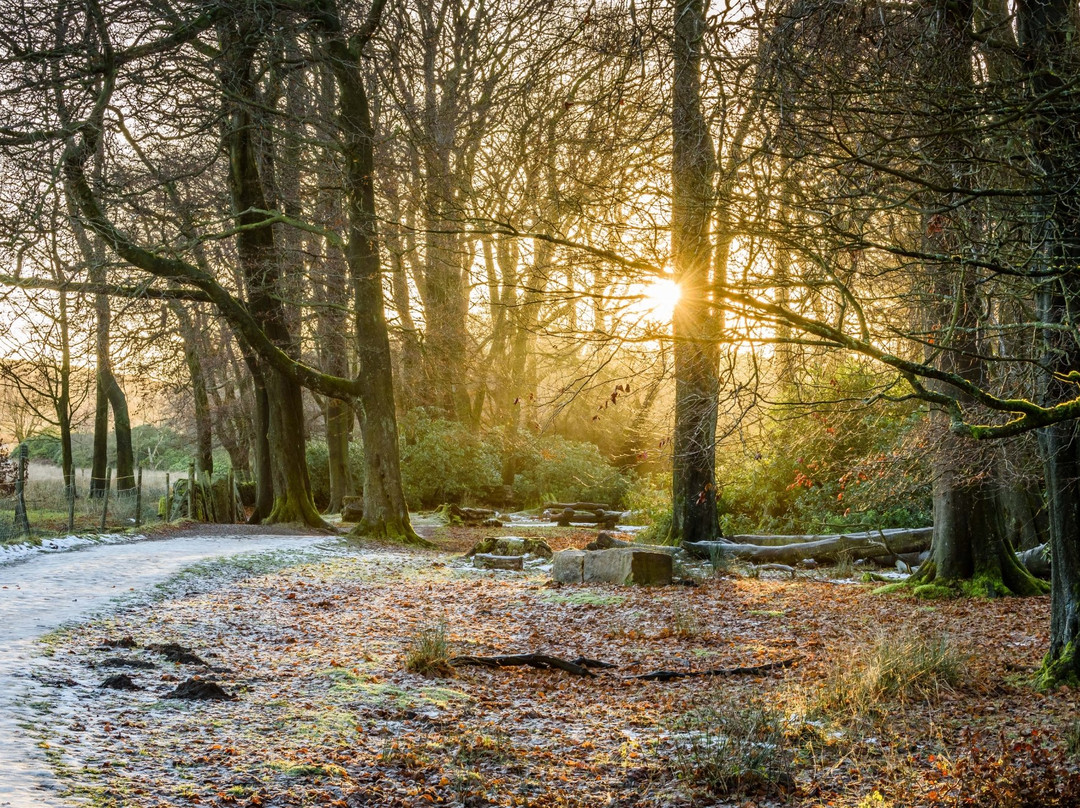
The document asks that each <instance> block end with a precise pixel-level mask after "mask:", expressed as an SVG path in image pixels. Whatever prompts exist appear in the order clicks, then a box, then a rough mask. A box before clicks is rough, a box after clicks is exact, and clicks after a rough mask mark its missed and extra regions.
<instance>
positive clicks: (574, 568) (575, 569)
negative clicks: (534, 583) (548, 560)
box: [551, 550, 585, 584]
mask: <svg viewBox="0 0 1080 808" xmlns="http://www.w3.org/2000/svg"><path fill="white" fill-rule="evenodd" d="M584 562H585V553H584V552H583V551H581V550H563V551H562V552H560V553H555V559H554V561H553V562H552V565H551V578H552V580H553V581H555V582H556V583H560V584H580V583H582V582H583V581H584V580H585V573H584Z"/></svg>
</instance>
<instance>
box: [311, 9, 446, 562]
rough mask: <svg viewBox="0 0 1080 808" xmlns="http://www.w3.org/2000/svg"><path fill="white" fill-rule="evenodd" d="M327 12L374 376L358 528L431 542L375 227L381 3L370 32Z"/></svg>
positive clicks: (353, 262) (353, 265)
mask: <svg viewBox="0 0 1080 808" xmlns="http://www.w3.org/2000/svg"><path fill="white" fill-rule="evenodd" d="M323 5H324V8H325V10H326V11H327V12H328V13H327V14H326V16H324V17H323V18H322V21H321V22H322V25H323V26H324V31H325V33H326V35H327V36H326V48H327V51H328V55H329V58H330V65H331V69H332V70H333V71H334V75H335V77H336V78H337V80H338V89H339V95H338V123H339V125H340V131H341V149H342V155H343V157H344V162H345V167H346V168H345V176H344V177H343V182H344V188H345V207H346V211H347V213H348V222H349V228H348V239H347V241H346V246H345V259H346V262H347V263H348V266H349V272H350V274H351V276H352V285H353V303H354V316H355V322H354V327H355V329H356V350H357V358H358V361H359V371H360V375H361V376H362V377H363V378H364V379H365V381H366V382H367V383H366V384H365V385H364V387H363V389H362V392H361V394H360V405H361V421H360V424H361V433H362V434H363V440H364V518H363V521H362V522H360V523H359V524H358V525H357V526H356V528H354V530H353V533H354V534H356V535H362V536H374V537H381V538H390V539H394V540H398V541H404V542H407V543H412V544H420V545H425V546H431V545H430V542H427V541H425V540H424V539H422V538H420V536H419V535H417V533H416V531H415V530H413V528H412V524H411V523H410V521H409V509H408V506H407V504H406V502H405V492H404V490H403V489H402V486H401V464H400V458H399V454H398V452H399V449H398V430H397V415H396V413H395V411H394V380H393V367H392V364H391V357H390V339H389V335H388V333H387V328H386V309H385V303H384V301H383V283H382V267H381V266H380V262H379V247H378V241H377V238H378V234H377V228H376V221H377V218H376V210H375V186H374V182H373V174H374V170H375V156H374V132H373V130H372V125H371V111H370V108H369V106H368V98H367V91H366V89H365V87H364V75H363V71H362V69H361V58H362V50H363V47H364V45H365V44H366V42H367V37H370V35H371V34H373V33H374V29H375V27H376V26H377V24H378V14H379V12H380V11H381V8H382V5H381V3H376V5H375V6H373V8H372V11H371V14H370V15H369V18H368V24H367V25H366V36H361V37H357V38H354V39H353V41H351V42H346V41H345V40H344V38H343V33H342V31H341V30H340V28H338V27H337V26H336V25H335V23H334V20H337V19H338V17H337V13H336V8H335V3H334V1H333V0H323Z"/></svg>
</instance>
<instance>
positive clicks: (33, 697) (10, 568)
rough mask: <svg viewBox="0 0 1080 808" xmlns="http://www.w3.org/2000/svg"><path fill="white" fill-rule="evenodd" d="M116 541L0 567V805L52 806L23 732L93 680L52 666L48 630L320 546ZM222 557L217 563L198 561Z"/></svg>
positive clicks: (260, 570) (53, 639)
mask: <svg viewBox="0 0 1080 808" xmlns="http://www.w3.org/2000/svg"><path fill="white" fill-rule="evenodd" d="M123 538H124V539H125V542H124V543H114V544H107V543H101V544H94V545H90V546H85V547H83V548H81V549H75V550H73V551H72V552H67V553H55V552H54V553H51V554H35V555H33V556H31V557H29V558H27V559H25V560H24V561H22V562H21V563H15V564H9V565H7V566H4V567H0V806H4V807H5V808H7V806H12V808H23V806H35V807H37V806H41V805H49V806H53V805H60V804H61V803H60V802H59V801H58V798H57V797H56V796H55V788H54V786H55V778H53V777H52V775H51V774H50V772H49V763H48V761H47V760H46V757H45V755H46V754H47V755H49V756H52V757H55V755H54V753H53V752H52V749H51V747H49V746H43V747H40V748H38V749H35V748H34V745H33V742H32V741H31V739H30V736H29V734H28V733H36V732H40V731H41V729H42V726H43V722H44V721H47V720H50V719H49V717H50V716H52V715H53V713H52V712H51V710H52V709H54V707H55V706H56V705H59V704H62V703H64V702H66V701H70V700H71V699H72V698H75V699H76V700H77V699H78V697H79V694H81V693H83V692H84V688H86V687H90V686H95V685H96V684H98V680H97V678H96V675H95V676H94V677H89V678H88V676H87V671H86V670H85V669H84V668H82V667H81V666H78V665H77V666H75V667H74V668H73V669H72V670H70V671H68V670H67V668H66V667H65V665H64V664H62V663H63V662H64V655H63V654H62V653H58V652H57V648H58V647H59V646H60V645H61V644H62V637H63V636H64V634H63V632H62V631H61V632H59V633H57V629H59V628H60V627H62V626H65V625H66V624H70V623H71V622H72V621H78V620H84V619H87V618H89V617H92V616H93V615H95V614H100V613H108V612H109V611H111V610H115V609H116V608H118V606H119V605H121V604H125V603H126V604H127V607H128V608H129V609H133V608H136V606H137V605H138V604H142V605H143V608H147V609H151V610H152V606H151V605H150V604H152V603H154V602H156V601H161V600H165V599H168V598H174V597H179V596H183V595H186V594H190V593H195V592H199V591H205V590H206V589H208V588H214V587H221V586H225V585H228V584H229V583H231V582H233V581H235V580H236V579H237V578H238V577H242V576H245V575H252V574H264V573H266V572H267V571H269V570H272V569H275V568H277V567H280V566H282V565H283V564H285V563H295V562H296V557H295V555H290V553H292V554H295V553H296V552H300V551H304V550H309V549H310V548H313V547H315V546H316V545H320V544H325V543H326V542H327V537H325V536H313V535H295V534H294V535H266V529H265V528H263V535H247V536H235V535H234V536H191V535H186V536H182V537H177V538H171V539H168V540H160V541H144V542H137V543H134V542H132V541H131V538H132V537H123ZM229 556H232V557H234V558H232V560H230V561H229V562H227V563H223V562H221V561H216V562H214V563H207V562H206V560H207V559H219V558H222V557H229ZM200 563H201V566H200ZM42 636H44V637H45V641H44V644H42V643H41V641H40V640H39V638H41V637H42ZM43 652H44V654H45V656H42V653H43ZM113 672H115V671H113ZM100 678H101V679H104V678H105V675H104V674H103V675H102V676H101V677H100ZM73 683H74V684H73ZM61 697H62V698H61ZM46 795H47V796H46Z"/></svg>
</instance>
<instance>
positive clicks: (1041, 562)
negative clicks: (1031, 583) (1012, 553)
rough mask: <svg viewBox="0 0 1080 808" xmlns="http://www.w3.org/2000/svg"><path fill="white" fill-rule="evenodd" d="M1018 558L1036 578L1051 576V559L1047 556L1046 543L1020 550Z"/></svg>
mask: <svg viewBox="0 0 1080 808" xmlns="http://www.w3.org/2000/svg"><path fill="white" fill-rule="evenodd" d="M1016 558H1017V560H1018V561H1019V562H1020V563H1021V564H1023V565H1024V566H1025V567H1027V571H1028V572H1030V573H1031V574H1032V575H1034V576H1035V577H1036V578H1049V577H1050V559H1049V558H1048V557H1047V554H1046V545H1045V544H1040V545H1039V546H1038V547H1032V548H1031V549H1030V550H1024V551H1023V552H1019V553H1017V554H1016Z"/></svg>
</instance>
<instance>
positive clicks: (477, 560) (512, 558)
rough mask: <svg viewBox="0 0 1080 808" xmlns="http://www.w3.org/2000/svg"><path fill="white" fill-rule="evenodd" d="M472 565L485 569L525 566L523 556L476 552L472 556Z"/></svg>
mask: <svg viewBox="0 0 1080 808" xmlns="http://www.w3.org/2000/svg"><path fill="white" fill-rule="evenodd" d="M473 566H474V567H479V568H480V569H485V570H520V569H524V568H525V556H523V555H494V554H493V553H477V554H476V555H474V556H473Z"/></svg>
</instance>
